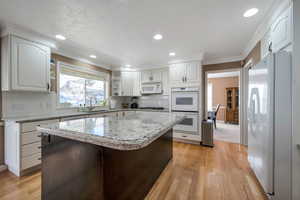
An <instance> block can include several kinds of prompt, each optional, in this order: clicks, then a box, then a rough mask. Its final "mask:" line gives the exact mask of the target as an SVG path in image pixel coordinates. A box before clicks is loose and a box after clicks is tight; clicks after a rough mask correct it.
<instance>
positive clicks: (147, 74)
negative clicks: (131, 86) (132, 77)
mask: <svg viewBox="0 0 300 200" xmlns="http://www.w3.org/2000/svg"><path fill="white" fill-rule="evenodd" d="M141 79H142V83H147V82H151V81H152V73H151V71H143V72H142V74H141Z"/></svg>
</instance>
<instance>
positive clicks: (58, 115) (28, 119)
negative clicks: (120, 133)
mask: <svg viewBox="0 0 300 200" xmlns="http://www.w3.org/2000/svg"><path fill="white" fill-rule="evenodd" d="M122 111H149V112H169V110H168V109H164V110H156V109H132V108H125V109H124V108H119V109H109V110H98V111H92V112H74V113H56V114H49V115H43V116H30V117H17V118H5V119H3V121H15V122H17V123H27V122H34V121H43V120H52V119H61V118H66V117H80V116H82V117H86V116H91V115H98V114H101V113H103V114H104V113H110V112H122Z"/></svg>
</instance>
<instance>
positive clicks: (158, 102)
mask: <svg viewBox="0 0 300 200" xmlns="http://www.w3.org/2000/svg"><path fill="white" fill-rule="evenodd" d="M138 104H139V107H164V108H169V97H168V96H163V95H149V96H142V97H139V99H138Z"/></svg>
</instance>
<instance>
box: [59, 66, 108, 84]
mask: <svg viewBox="0 0 300 200" xmlns="http://www.w3.org/2000/svg"><path fill="white" fill-rule="evenodd" d="M60 73H62V74H66V75H69V76H76V77H80V78H85V79H91V80H99V81H106V77H105V75H102V73H101V72H96V71H95V73H93V72H92V71H91V70H89V71H86V72H85V71H83V70H80V69H76V68H71V67H69V66H65V65H60ZM100 73H101V74H100Z"/></svg>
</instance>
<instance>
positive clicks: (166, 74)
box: [162, 70, 170, 95]
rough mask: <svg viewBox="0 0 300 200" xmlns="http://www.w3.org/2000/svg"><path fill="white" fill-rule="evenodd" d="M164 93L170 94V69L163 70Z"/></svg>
mask: <svg viewBox="0 0 300 200" xmlns="http://www.w3.org/2000/svg"><path fill="white" fill-rule="evenodd" d="M162 88H163V95H169V90H170V88H169V70H164V71H162Z"/></svg>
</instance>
